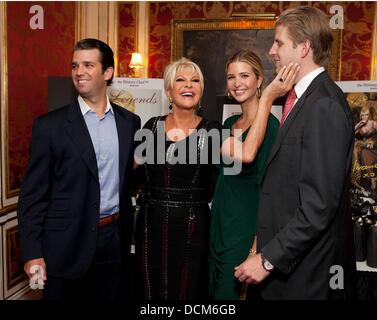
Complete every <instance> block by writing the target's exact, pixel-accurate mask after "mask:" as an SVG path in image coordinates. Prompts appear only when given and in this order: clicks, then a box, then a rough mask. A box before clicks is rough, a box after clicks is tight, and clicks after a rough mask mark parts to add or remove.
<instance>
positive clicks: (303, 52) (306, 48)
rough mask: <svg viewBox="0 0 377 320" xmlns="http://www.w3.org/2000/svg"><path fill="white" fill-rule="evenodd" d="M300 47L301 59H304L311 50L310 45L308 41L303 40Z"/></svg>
mask: <svg viewBox="0 0 377 320" xmlns="http://www.w3.org/2000/svg"><path fill="white" fill-rule="evenodd" d="M300 46H301V58H305V57H306V56H307V55H308V54H309V52H310V50H313V48H312V47H311V45H310V41H309V40H305V41H304V42H302V43H300Z"/></svg>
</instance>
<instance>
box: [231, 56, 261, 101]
mask: <svg viewBox="0 0 377 320" xmlns="http://www.w3.org/2000/svg"><path fill="white" fill-rule="evenodd" d="M262 81H263V78H262V77H259V78H258V79H257V77H256V75H255V73H254V70H253V68H252V66H251V65H250V64H248V63H246V62H243V61H235V62H232V63H230V64H229V66H228V70H227V89H228V91H229V92H230V93H231V95H232V96H233V98H234V99H235V100H236V101H237V102H238V103H240V104H242V103H245V102H247V101H250V100H252V99H254V98H255V96H256V91H257V88H258V87H260V85H261V84H262Z"/></svg>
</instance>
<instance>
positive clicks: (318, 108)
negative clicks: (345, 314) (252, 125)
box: [235, 7, 355, 299]
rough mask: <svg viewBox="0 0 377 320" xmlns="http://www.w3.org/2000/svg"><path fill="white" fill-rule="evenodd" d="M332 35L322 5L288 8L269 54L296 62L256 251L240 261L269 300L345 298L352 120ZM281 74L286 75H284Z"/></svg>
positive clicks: (350, 259) (243, 276)
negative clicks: (334, 73)
mask: <svg viewBox="0 0 377 320" xmlns="http://www.w3.org/2000/svg"><path fill="white" fill-rule="evenodd" d="M332 40H333V39H332V35H331V30H330V27H329V20H328V18H327V16H326V15H325V14H324V13H323V12H322V11H321V10H319V9H316V8H312V7H299V8H294V9H289V10H286V11H285V12H283V13H282V14H281V16H280V17H279V19H278V20H277V23H276V30H275V40H274V43H273V45H272V47H271V50H270V54H271V55H272V56H273V58H274V60H275V64H276V69H277V70H279V69H280V68H282V66H284V65H288V64H289V63H298V64H299V66H300V71H299V74H298V76H297V80H296V84H295V86H294V88H293V89H292V91H291V92H290V93H289V94H288V98H287V102H286V105H285V107H284V111H283V118H282V122H281V127H280V131H279V134H278V137H277V139H276V142H275V145H274V146H273V148H272V151H271V154H270V156H269V160H268V162H267V167H266V174H265V176H264V180H263V184H262V187H261V195H260V204H259V221H258V231H257V252H258V254H254V255H250V256H249V257H248V258H247V259H246V260H245V261H244V262H243V263H242V264H241V265H240V266H238V267H236V272H235V276H236V277H237V278H238V279H239V281H243V282H246V283H252V284H258V283H260V285H259V289H260V292H261V295H262V297H263V298H264V299H347V298H352V296H353V294H354V286H353V279H354V274H355V259H354V250H353V233H352V222H351V212H350V204H349V196H348V192H349V183H350V166H351V158H352V149H353V137H354V131H353V125H352V119H351V113H350V110H349V106H348V104H347V102H346V100H345V97H344V94H343V92H342V91H341V90H340V89H339V88H338V87H337V86H336V85H335V83H334V82H333V81H332V80H331V79H330V78H329V76H328V73H327V71H326V70H325V66H326V64H327V61H328V58H329V54H330V49H331V43H332ZM280 81H284V79H280Z"/></svg>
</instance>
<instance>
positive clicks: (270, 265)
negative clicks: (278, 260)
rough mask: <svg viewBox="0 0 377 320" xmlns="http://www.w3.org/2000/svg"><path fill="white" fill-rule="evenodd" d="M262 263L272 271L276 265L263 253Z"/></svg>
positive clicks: (266, 268) (267, 269)
mask: <svg viewBox="0 0 377 320" xmlns="http://www.w3.org/2000/svg"><path fill="white" fill-rule="evenodd" d="M262 264H263V268H264V269H265V270H266V271H272V269H274V266H273V265H272V264H271V263H270V261H268V260H267V259H266V258H265V257H264V256H263V255H262Z"/></svg>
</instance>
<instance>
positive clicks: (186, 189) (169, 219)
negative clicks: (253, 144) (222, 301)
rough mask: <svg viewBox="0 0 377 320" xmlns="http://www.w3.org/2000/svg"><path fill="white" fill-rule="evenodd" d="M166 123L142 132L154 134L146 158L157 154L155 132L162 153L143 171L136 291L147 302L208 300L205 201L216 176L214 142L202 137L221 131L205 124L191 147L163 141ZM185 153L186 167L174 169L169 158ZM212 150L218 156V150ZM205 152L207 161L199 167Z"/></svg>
mask: <svg viewBox="0 0 377 320" xmlns="http://www.w3.org/2000/svg"><path fill="white" fill-rule="evenodd" d="M165 118H166V116H165V117H162V118H160V120H161V121H156V118H152V119H150V120H149V121H148V122H147V123H146V124H145V126H144V128H148V129H151V130H152V132H153V133H154V138H155V139H154V143H151V144H150V145H149V147H148V149H147V153H150V152H153V151H154V150H157V138H156V136H157V133H158V132H160V133H161V132H163V138H164V139H165V150H166V152H164V155H165V161H164V163H162V164H145V165H144V170H145V172H144V173H145V185H146V191H145V195H144V199H143V201H142V206H141V209H140V211H139V214H138V220H137V232H136V250H137V257H138V258H137V259H138V266H139V267H138V273H139V275H141V278H142V279H140V281H141V282H142V283H141V286H140V288H142V291H143V293H142V295H143V298H144V299H146V300H186V299H206V298H208V241H209V226H210V210H209V207H208V200H209V194H210V189H211V181H212V182H213V173H214V166H212V165H211V163H212V162H213V160H214V158H213V156H212V144H213V143H214V142H213V141H212V139H207V137H208V136H207V135H206V132H208V131H209V130H211V129H214V130H216V131H217V132H219V131H220V128H221V126H220V124H219V123H218V122H209V121H206V120H204V119H203V120H202V121H201V122H200V124H199V125H198V127H197V129H198V132H200V131H199V129H205V131H203V132H202V133H200V134H198V135H197V136H196V138H195V139H192V140H191V142H192V141H194V143H191V144H190V143H188V140H189V137H187V138H186V139H184V140H181V141H178V142H173V141H170V140H169V139H168V138H166V135H165V129H164V124H165ZM159 126H161V127H159ZM212 132H213V131H212ZM191 138H192V137H191ZM191 138H190V139H191ZM152 145H153V149H151V146H152ZM159 147H160V148H161V145H160V146H159ZM183 149H185V150H186V154H185V155H184V156H185V158H186V164H182V163H178V164H172V163H173V162H174V161H172V157H173V156H174V155H175V156H177V155H178V152H182V151H181V150H183ZM177 150H179V151H177ZM214 150H216V151H214V152H219V148H217V147H216V146H215V147H214ZM207 151H208V159H207V161H206V160H205V159H202V160H201V161H199V159H200V156H201V155H202V156H203V154H204V153H206V152H207ZM155 153H156V152H155ZM190 154H191V158H190ZM156 158H157V157H156V156H155V157H154V160H155V163H156V160H157V159H156ZM204 158H205V157H204ZM189 159H191V161H190V162H191V164H189ZM215 161H216V160H215ZM169 162H170V163H169ZM206 163H207V164H206Z"/></svg>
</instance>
